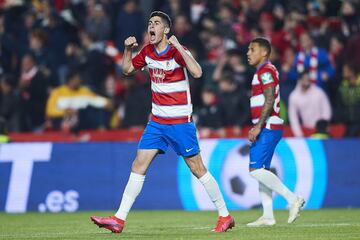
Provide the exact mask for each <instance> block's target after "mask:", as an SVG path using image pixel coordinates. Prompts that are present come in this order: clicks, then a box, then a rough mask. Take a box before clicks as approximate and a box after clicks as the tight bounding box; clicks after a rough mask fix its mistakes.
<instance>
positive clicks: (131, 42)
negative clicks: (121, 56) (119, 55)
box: [124, 37, 138, 49]
mask: <svg viewBox="0 0 360 240" xmlns="http://www.w3.org/2000/svg"><path fill="white" fill-rule="evenodd" d="M124 45H125V48H127V49H131V48H134V47H137V46H138V43H137V41H136V38H135V37H128V38H127V39H125V42H124Z"/></svg>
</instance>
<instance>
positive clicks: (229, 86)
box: [219, 73, 250, 136]
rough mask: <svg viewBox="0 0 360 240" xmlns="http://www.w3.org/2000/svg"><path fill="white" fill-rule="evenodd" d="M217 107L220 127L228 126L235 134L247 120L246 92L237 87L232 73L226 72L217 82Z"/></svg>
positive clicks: (247, 104) (238, 132) (239, 132)
mask: <svg viewBox="0 0 360 240" xmlns="http://www.w3.org/2000/svg"><path fill="white" fill-rule="evenodd" d="M219 89H220V94H219V108H220V115H221V125H222V127H230V128H232V129H233V132H234V134H235V135H236V136H239V135H240V134H241V130H242V128H243V126H244V125H245V124H247V123H248V122H249V116H250V114H249V112H250V110H249V101H248V96H247V94H246V92H245V91H244V90H242V89H239V88H238V87H237V86H236V84H235V82H234V79H233V78H232V75H230V74H228V73H226V74H224V76H223V77H222V78H221V79H220V82H219Z"/></svg>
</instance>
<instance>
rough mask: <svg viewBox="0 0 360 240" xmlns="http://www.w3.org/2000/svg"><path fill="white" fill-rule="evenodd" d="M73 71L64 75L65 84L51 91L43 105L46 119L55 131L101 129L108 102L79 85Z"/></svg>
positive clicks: (105, 124) (78, 74) (77, 77)
mask: <svg viewBox="0 0 360 240" xmlns="http://www.w3.org/2000/svg"><path fill="white" fill-rule="evenodd" d="M81 82H82V80H81V75H80V73H79V72H78V71H77V70H70V71H69V72H68V75H67V78H66V83H65V84H64V85H62V86H59V87H57V88H55V89H54V90H53V91H52V92H51V94H50V97H49V99H48V102H47V105H46V116H47V118H48V119H49V121H50V125H51V127H52V128H53V129H55V130H59V129H61V130H63V131H71V130H73V131H76V130H84V129H98V128H105V127H106V126H107V125H108V120H109V116H108V115H109V114H108V113H107V112H106V109H109V108H110V107H111V103H110V101H109V100H108V99H106V98H104V97H101V96H99V95H96V94H95V93H94V92H92V91H91V90H90V89H89V88H87V87H85V86H83V85H82V83H81Z"/></svg>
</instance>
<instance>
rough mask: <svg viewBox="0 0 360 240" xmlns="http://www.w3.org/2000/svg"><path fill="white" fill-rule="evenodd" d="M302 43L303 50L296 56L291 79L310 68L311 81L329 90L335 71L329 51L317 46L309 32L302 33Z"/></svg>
mask: <svg viewBox="0 0 360 240" xmlns="http://www.w3.org/2000/svg"><path fill="white" fill-rule="evenodd" d="M300 44H301V51H300V52H298V53H297V54H296V56H295V61H294V65H293V67H292V70H291V71H290V72H289V77H290V79H292V80H296V79H298V74H299V73H300V72H303V71H304V70H305V69H308V71H309V77H310V80H311V82H313V83H315V84H316V85H317V86H319V87H321V88H322V89H324V90H325V91H327V82H328V81H330V80H331V79H332V77H333V75H334V73H335V70H334V68H333V66H332V65H331V63H330V60H329V56H328V53H327V51H326V50H325V49H323V48H320V47H317V46H316V45H315V44H314V40H313V39H312V37H311V36H310V34H309V33H307V32H305V33H303V34H301V36H300Z"/></svg>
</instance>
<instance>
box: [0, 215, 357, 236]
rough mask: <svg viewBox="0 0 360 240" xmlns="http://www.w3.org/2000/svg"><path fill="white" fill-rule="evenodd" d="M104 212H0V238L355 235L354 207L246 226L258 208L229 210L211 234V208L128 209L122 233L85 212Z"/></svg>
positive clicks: (253, 217)
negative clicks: (227, 223) (230, 222)
mask: <svg viewBox="0 0 360 240" xmlns="http://www.w3.org/2000/svg"><path fill="white" fill-rule="evenodd" d="M93 214H96V215H99V216H109V215H110V214H111V213H110V212H79V213H57V214H51V213H27V214H4V213H1V214H0V239H117V238H123V239H157V240H158V239H186V240H189V239H256V240H261V239H292V240H293V239H311V240H315V239H326V240H330V239H360V209H323V210H317V211H309V210H307V211H303V212H302V214H301V217H300V218H299V219H298V220H297V221H296V222H295V223H293V224H287V223H286V220H287V214H288V213H287V211H276V212H275V215H276V219H277V224H276V225H275V226H274V227H262V228H248V227H246V226H245V224H246V223H247V222H249V221H252V220H255V219H256V218H257V217H258V216H259V214H260V210H249V211H233V212H232V214H233V216H234V217H235V221H236V226H235V228H233V229H232V230H230V231H229V232H226V233H212V232H210V230H211V228H212V227H213V226H214V225H215V221H216V213H215V212H186V211H132V212H131V213H130V215H129V218H128V221H127V222H126V227H125V230H124V232H123V233H121V234H120V235H119V234H112V233H110V232H108V231H107V230H104V229H99V228H97V226H96V225H94V224H93V223H92V222H91V221H90V220H89V217H90V216H91V215H93Z"/></svg>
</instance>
